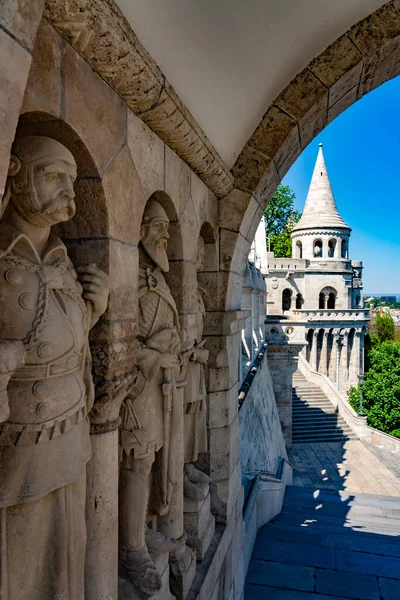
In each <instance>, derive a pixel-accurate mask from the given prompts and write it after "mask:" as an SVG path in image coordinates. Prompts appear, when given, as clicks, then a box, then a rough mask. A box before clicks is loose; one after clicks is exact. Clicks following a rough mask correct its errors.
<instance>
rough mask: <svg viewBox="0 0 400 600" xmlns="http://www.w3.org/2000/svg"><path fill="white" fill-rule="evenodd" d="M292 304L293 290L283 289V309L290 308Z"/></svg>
mask: <svg viewBox="0 0 400 600" xmlns="http://www.w3.org/2000/svg"><path fill="white" fill-rule="evenodd" d="M291 304H292V290H288V289H286V290H283V292H282V311H283V312H285V311H287V310H290V308H291Z"/></svg>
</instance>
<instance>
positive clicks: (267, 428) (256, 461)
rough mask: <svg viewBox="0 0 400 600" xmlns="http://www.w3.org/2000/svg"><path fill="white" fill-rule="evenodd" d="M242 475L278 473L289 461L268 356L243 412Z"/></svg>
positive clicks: (241, 428) (253, 384) (261, 366)
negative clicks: (282, 462)
mask: <svg viewBox="0 0 400 600" xmlns="http://www.w3.org/2000/svg"><path fill="white" fill-rule="evenodd" d="M239 450H240V464H241V468H242V474H243V475H244V476H245V475H247V474H255V473H275V472H276V469H277V462H278V459H279V458H287V453H286V448H285V442H284V439H283V434H282V428H281V424H280V421H279V414H278V408H277V405H276V400H275V393H274V387H273V381H272V377H271V371H270V368H269V365H268V359H267V356H266V355H264V358H263V360H262V362H261V365H260V367H259V369H258V371H257V374H256V376H255V378H254V380H253V383H252V385H251V387H250V389H249V391H248V393H247V395H246V399H245V401H244V402H243V404H242V407H241V409H240V412H239Z"/></svg>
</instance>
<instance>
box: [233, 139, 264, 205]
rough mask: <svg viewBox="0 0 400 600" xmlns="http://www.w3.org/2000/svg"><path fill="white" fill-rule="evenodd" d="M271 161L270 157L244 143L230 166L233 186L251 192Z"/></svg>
mask: <svg viewBox="0 0 400 600" xmlns="http://www.w3.org/2000/svg"><path fill="white" fill-rule="evenodd" d="M271 161H272V158H271V157H270V156H267V155H266V154H264V153H262V152H260V151H259V150H256V149H255V148H253V147H252V146H250V145H249V144H246V146H245V147H244V148H243V150H242V152H241V153H240V155H239V157H238V159H237V161H236V162H235V164H234V166H233V168H232V173H233V175H234V177H235V184H234V185H235V187H237V188H239V189H240V190H243V191H244V192H249V193H252V192H253V190H255V189H256V187H257V186H258V184H259V182H260V180H261V178H262V177H263V175H264V173H265V171H266V170H267V168H268V166H269V165H270V163H271Z"/></svg>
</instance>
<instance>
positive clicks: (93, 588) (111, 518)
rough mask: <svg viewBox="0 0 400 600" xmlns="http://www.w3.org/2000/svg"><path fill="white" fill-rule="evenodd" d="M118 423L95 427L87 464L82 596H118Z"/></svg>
mask: <svg viewBox="0 0 400 600" xmlns="http://www.w3.org/2000/svg"><path fill="white" fill-rule="evenodd" d="M118 424H119V420H118V421H116V422H114V424H109V425H105V424H104V425H102V426H95V427H94V428H92V431H91V435H90V439H91V444H92V458H91V460H90V462H89V464H88V466H87V493H86V523H87V536H88V537H87V547H86V565H85V598H86V599H87V600H116V599H117V597H118Z"/></svg>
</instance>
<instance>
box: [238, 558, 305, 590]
mask: <svg viewBox="0 0 400 600" xmlns="http://www.w3.org/2000/svg"><path fill="white" fill-rule="evenodd" d="M314 578H315V573H314V569H313V567H306V566H303V565H287V564H283V563H278V562H266V561H264V560H257V559H255V560H252V561H251V563H250V567H249V571H248V573H247V581H248V582H249V583H255V584H257V585H268V586H272V587H283V586H285V587H286V588H288V589H291V590H300V591H301V590H303V591H306V592H307V591H308V592H313V591H314Z"/></svg>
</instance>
